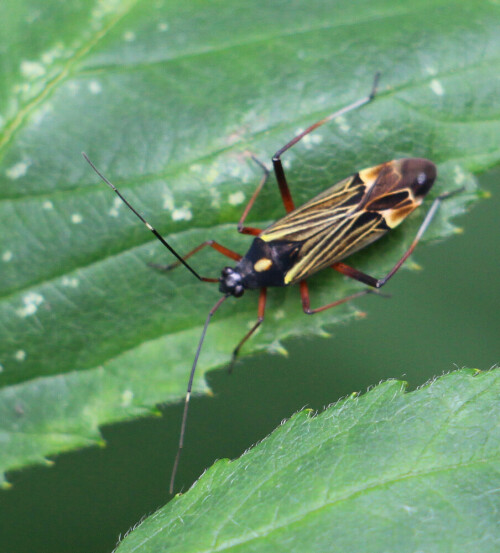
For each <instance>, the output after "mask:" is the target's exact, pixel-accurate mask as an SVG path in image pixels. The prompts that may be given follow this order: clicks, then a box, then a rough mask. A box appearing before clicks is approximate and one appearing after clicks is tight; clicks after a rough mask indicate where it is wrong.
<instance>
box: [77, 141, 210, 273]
mask: <svg viewBox="0 0 500 553" xmlns="http://www.w3.org/2000/svg"><path fill="white" fill-rule="evenodd" d="M82 156H83V157H84V158H85V161H86V162H87V163H88V164H89V165H90V166H91V167H92V169H93V170H94V171H95V172H96V173H97V174H98V175H99V177H100V178H101V179H102V180H103V181H104V182H105V183H106V184H107V185H108V186H109V187H110V188H111V189H112V190H113V191H114V192H116V194H117V195H118V197H119V198H120V200H121V201H122V202H123V203H124V204H125V205H126V206H127V207H128V208H129V209H130V210H131V211H132V212H133V213H135V214H136V215H137V217H139V219H140V220H141V221H142V222H143V223H144V224H145V225H146V227H147V228H148V229H149V230H150V231H151V232H152V233H153V234H154V235H155V236H156V238H158V240H159V241H160V242H161V243H162V244H163V245H164V246H165V247H166V248H167V249H168V250H169V251H170V252H171V253H172V254H173V255H175V257H177V259H178V260H179V261H180V262H181V263H182V264H183V265H184V267H186V269H188V270H189V271H190V272H191V273H192V274H193V275H194V276H195V277H196V278H197V279H198V280H203V278H202V277H201V276H200V275H199V274H198V273H197V272H196V271H195V270H194V269H193V268H192V267H191V265H189V264H188V263H186V261H184V259H182V257H181V256H180V255H179V254H178V253H177V252H176V251H175V250H174V248H172V246H170V244H169V243H168V242H167V241H166V240H165V239H164V238H163V236H162V235H161V234H160V233H159V232H158V231H157V230H156V229H155V228H154V227H152V226H151V225H150V224H149V223H148V222H147V221H146V219H144V217H143V216H142V215H141V214H140V213H139V212H138V211H136V210H135V209H134V208H133V207H132V206H131V205H130V204H129V203H128V201H127V200H126V199H125V198H124V197H123V196H122V195H121V193H120V191H119V190H118V188H116V186H115V185H114V184H113V183H111V182H110V181H109V180H108V179H107V178H106V177H105V176H104V175H103V174H102V173H101V172H100V171H99V169H97V167H96V166H95V165H94V164H93V163H92V162H91V161H90V159H89V157H88V156H87V154H86V153H85V152H82Z"/></svg>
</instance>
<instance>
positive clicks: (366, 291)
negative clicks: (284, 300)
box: [300, 280, 376, 315]
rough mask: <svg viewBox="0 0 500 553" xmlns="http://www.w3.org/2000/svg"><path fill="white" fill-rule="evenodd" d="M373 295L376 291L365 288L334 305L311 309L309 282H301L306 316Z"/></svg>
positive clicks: (303, 307)
mask: <svg viewBox="0 0 500 553" xmlns="http://www.w3.org/2000/svg"><path fill="white" fill-rule="evenodd" d="M373 293H376V292H375V290H372V289H371V288H365V289H364V290H361V291H360V292H356V293H355V294H351V295H350V296H346V297H345V298H342V299H340V300H337V301H333V302H332V303H327V304H326V305H322V306H321V307H317V308H316V309H311V304H310V300H309V288H308V287H307V282H306V281H305V280H302V281H301V282H300V297H301V299H302V309H303V310H304V313H306V315H314V314H315V313H319V312H321V311H326V310H327V309H331V308H332V307H337V305H342V304H343V303H347V302H348V301H351V300H354V299H356V298H360V297H361V296H366V294H373Z"/></svg>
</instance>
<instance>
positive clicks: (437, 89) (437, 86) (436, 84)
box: [429, 79, 444, 96]
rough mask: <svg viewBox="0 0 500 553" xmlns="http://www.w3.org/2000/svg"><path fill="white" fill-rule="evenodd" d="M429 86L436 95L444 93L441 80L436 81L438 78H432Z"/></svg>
mask: <svg viewBox="0 0 500 553" xmlns="http://www.w3.org/2000/svg"><path fill="white" fill-rule="evenodd" d="M429 86H430V87H431V90H432V92H434V94H436V95H437V96H443V94H444V88H443V85H442V84H441V81H438V79H432V81H431V82H430V84H429Z"/></svg>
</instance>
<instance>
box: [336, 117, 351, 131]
mask: <svg viewBox="0 0 500 553" xmlns="http://www.w3.org/2000/svg"><path fill="white" fill-rule="evenodd" d="M335 122H336V123H337V125H338V127H339V129H340V130H341V131H342V132H349V131H350V130H351V127H350V125H349V124H348V123H347V121H346V119H345V117H344V116H343V115H339V116H338V117H336V118H335Z"/></svg>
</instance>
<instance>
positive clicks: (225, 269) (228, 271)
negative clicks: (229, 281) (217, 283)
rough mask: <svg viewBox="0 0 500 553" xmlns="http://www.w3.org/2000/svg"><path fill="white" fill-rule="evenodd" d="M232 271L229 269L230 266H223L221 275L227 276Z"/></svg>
mask: <svg viewBox="0 0 500 553" xmlns="http://www.w3.org/2000/svg"><path fill="white" fill-rule="evenodd" d="M232 272H233V270H232V269H231V267H224V269H222V276H223V277H227V276H228V275H230V274H231V273H232Z"/></svg>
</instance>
